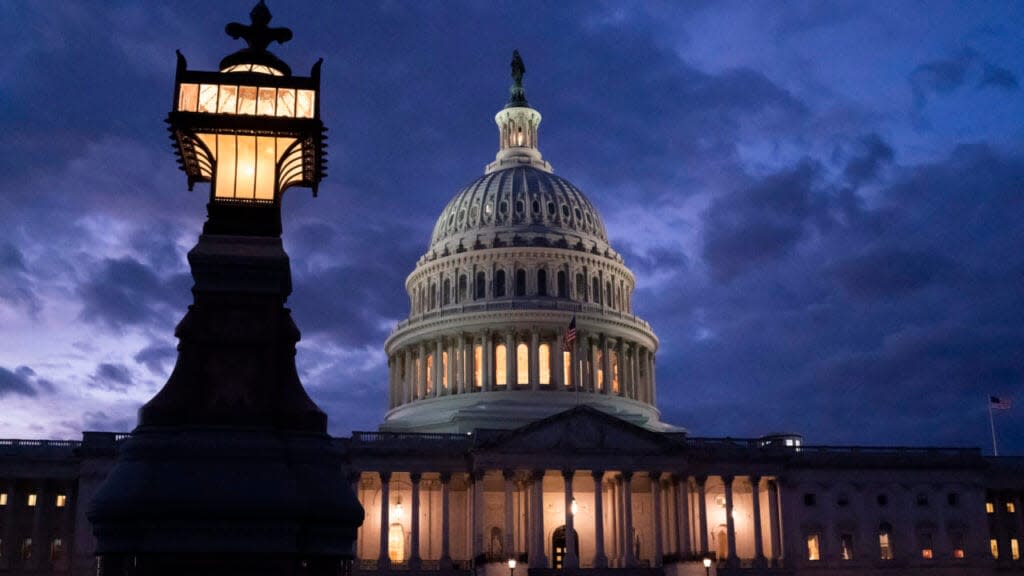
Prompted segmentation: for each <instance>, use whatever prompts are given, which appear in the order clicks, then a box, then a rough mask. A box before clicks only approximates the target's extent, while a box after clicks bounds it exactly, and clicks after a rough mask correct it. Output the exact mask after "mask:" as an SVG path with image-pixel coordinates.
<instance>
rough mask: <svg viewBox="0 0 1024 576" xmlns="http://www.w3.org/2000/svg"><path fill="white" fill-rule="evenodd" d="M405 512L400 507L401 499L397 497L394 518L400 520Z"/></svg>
mask: <svg viewBox="0 0 1024 576" xmlns="http://www.w3.org/2000/svg"><path fill="white" fill-rule="evenodd" d="M404 514H405V509H404V508H402V499H401V498H399V499H398V503H397V504H395V520H398V521H401V520H402V516H403V515H404Z"/></svg>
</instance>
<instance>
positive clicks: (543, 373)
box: [537, 343, 551, 384]
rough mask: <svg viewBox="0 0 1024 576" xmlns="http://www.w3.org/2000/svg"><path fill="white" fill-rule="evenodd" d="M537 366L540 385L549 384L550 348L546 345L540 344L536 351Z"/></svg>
mask: <svg viewBox="0 0 1024 576" xmlns="http://www.w3.org/2000/svg"><path fill="white" fill-rule="evenodd" d="M537 360H538V362H537V365H538V367H539V368H540V373H539V374H538V375H537V376H538V377H539V378H538V379H539V381H540V383H541V384H551V346H550V345H549V344H547V343H544V344H541V345H540V347H539V348H538V349H537Z"/></svg>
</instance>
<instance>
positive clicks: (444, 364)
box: [441, 350, 448, 390]
mask: <svg viewBox="0 0 1024 576" xmlns="http://www.w3.org/2000/svg"><path fill="white" fill-rule="evenodd" d="M447 389H448V351H447V350H445V351H444V352H441V390H447Z"/></svg>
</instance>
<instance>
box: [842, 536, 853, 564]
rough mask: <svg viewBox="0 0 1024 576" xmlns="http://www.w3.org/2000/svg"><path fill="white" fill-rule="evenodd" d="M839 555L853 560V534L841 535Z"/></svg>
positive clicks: (844, 558)
mask: <svg viewBox="0 0 1024 576" xmlns="http://www.w3.org/2000/svg"><path fill="white" fill-rule="evenodd" d="M839 557H840V558H842V559H843V560H853V534H840V535H839Z"/></svg>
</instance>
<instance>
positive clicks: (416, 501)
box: [409, 472, 422, 570]
mask: <svg viewBox="0 0 1024 576" xmlns="http://www.w3.org/2000/svg"><path fill="white" fill-rule="evenodd" d="M420 478H422V474H420V473H419V472H412V473H410V474H409V479H410V480H412V511H411V514H412V517H411V518H410V519H409V520H410V521H411V524H412V525H411V526H410V530H411V532H412V534H411V535H410V536H409V539H410V540H411V541H412V542H411V545H410V546H409V567H410V568H412V569H413V570H415V569H417V568H419V566H420Z"/></svg>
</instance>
